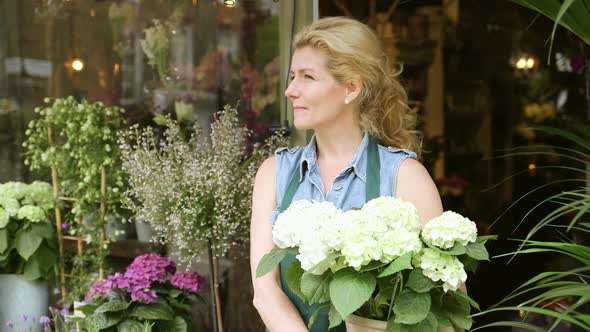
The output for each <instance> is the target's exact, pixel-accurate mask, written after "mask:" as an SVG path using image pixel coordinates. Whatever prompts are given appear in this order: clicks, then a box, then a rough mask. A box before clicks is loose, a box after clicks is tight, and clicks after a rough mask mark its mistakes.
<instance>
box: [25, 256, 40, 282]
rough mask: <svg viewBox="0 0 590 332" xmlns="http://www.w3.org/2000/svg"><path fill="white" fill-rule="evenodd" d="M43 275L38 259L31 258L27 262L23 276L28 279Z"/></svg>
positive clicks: (35, 278)
mask: <svg viewBox="0 0 590 332" xmlns="http://www.w3.org/2000/svg"><path fill="white" fill-rule="evenodd" d="M42 276H43V271H41V266H40V265H39V262H38V261H37V260H36V259H30V260H28V261H27V262H26V263H25V268H24V271H23V277H24V278H25V279H27V280H37V279H40V278H41V277H42Z"/></svg>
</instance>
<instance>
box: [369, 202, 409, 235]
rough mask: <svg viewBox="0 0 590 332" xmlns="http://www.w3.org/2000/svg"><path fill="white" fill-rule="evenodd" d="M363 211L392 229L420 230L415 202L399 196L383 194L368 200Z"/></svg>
mask: <svg viewBox="0 0 590 332" xmlns="http://www.w3.org/2000/svg"><path fill="white" fill-rule="evenodd" d="M362 211H363V212H365V213H366V214H368V215H369V218H370V219H379V220H380V222H381V223H383V224H385V225H387V228H388V229H390V230H397V229H400V228H403V229H407V230H409V231H420V217H419V216H418V210H417V209H416V207H415V206H414V204H412V203H410V202H406V201H404V200H402V199H400V198H397V197H391V196H382V197H378V198H375V199H372V200H370V201H368V202H367V203H366V204H365V205H364V206H363V208H362Z"/></svg>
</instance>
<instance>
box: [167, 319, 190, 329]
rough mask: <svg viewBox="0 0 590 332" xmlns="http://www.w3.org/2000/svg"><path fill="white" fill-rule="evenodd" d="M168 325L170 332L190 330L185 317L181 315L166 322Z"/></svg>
mask: <svg viewBox="0 0 590 332" xmlns="http://www.w3.org/2000/svg"><path fill="white" fill-rule="evenodd" d="M166 327H167V331H168V332H187V331H188V324H187V323H186V321H185V320H184V318H182V317H180V316H176V317H174V319H173V320H171V321H167V322H166Z"/></svg>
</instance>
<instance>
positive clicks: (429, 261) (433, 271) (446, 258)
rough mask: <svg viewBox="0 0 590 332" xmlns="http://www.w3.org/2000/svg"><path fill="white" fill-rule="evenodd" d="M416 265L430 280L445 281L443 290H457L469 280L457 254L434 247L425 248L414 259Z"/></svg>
mask: <svg viewBox="0 0 590 332" xmlns="http://www.w3.org/2000/svg"><path fill="white" fill-rule="evenodd" d="M413 263H414V266H417V267H420V268H421V269H422V273H423V274H424V275H425V276H426V277H428V278H429V279H430V280H432V281H434V282H437V281H439V280H440V281H442V282H443V290H444V291H445V292H447V291H448V290H449V289H451V290H457V288H459V286H460V285H461V283H464V282H465V281H466V280H467V273H466V272H465V269H464V268H463V264H462V263H461V262H460V261H459V259H457V257H455V256H451V255H447V254H443V253H440V252H438V251H436V250H434V249H430V248H424V249H422V251H421V252H420V253H419V254H418V256H417V257H416V258H415V260H414V262H413Z"/></svg>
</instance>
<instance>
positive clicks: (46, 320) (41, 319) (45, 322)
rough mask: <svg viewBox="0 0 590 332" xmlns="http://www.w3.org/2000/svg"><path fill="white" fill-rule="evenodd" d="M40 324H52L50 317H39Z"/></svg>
mask: <svg viewBox="0 0 590 332" xmlns="http://www.w3.org/2000/svg"><path fill="white" fill-rule="evenodd" d="M39 323H41V324H49V323H51V319H49V317H47V316H41V317H39Z"/></svg>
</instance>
